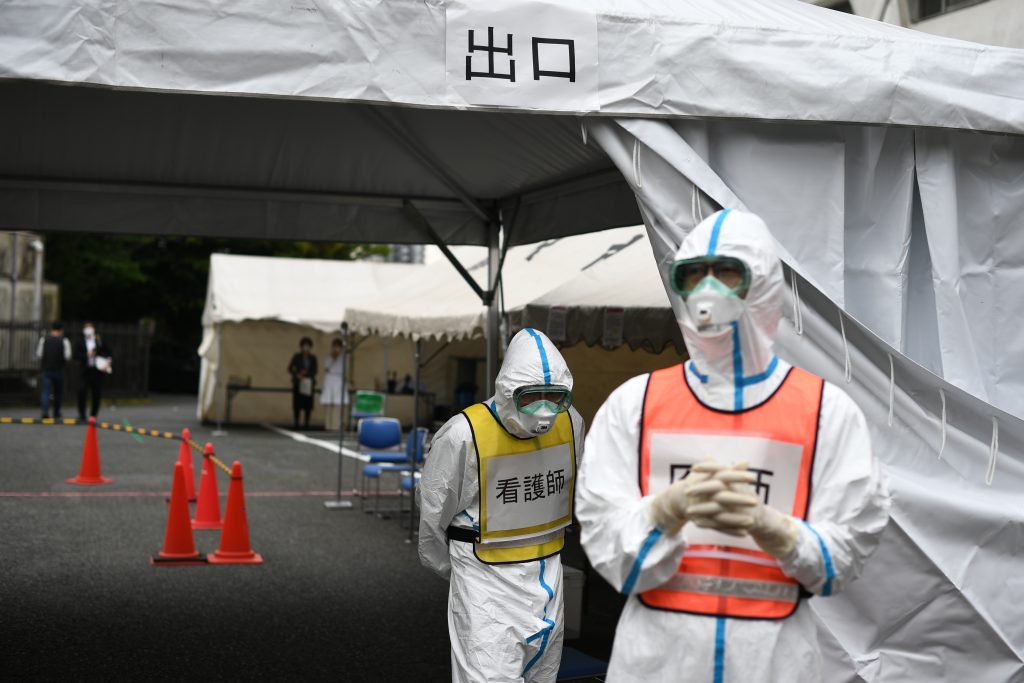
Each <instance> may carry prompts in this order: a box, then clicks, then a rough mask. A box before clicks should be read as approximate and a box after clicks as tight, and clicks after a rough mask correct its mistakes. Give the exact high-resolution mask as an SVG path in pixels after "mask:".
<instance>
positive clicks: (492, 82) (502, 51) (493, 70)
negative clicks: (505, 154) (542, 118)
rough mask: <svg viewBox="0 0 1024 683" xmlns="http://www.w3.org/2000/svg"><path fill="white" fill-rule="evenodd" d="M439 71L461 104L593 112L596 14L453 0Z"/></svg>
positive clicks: (509, 0)
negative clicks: (463, 101) (461, 101)
mask: <svg viewBox="0 0 1024 683" xmlns="http://www.w3.org/2000/svg"><path fill="white" fill-rule="evenodd" d="M445 71H446V79H447V82H448V85H449V86H450V87H451V88H452V89H453V90H454V91H455V92H456V93H457V94H458V95H459V96H460V97H461V98H462V99H463V100H465V101H466V103H468V104H479V105H509V106H525V107H534V108H538V109H548V110H556V111H594V110H596V109H598V96H597V16H596V14H595V13H594V12H593V10H589V9H586V8H585V5H581V6H580V7H579V8H571V7H566V6H564V4H563V5H553V4H549V3H546V2H521V1H513V0H487V1H486V2H465V1H460V0H455V1H454V2H451V3H450V4H449V5H448V6H447V7H446V8H445ZM499 161H500V160H499Z"/></svg>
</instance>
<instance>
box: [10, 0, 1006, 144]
mask: <svg viewBox="0 0 1024 683" xmlns="http://www.w3.org/2000/svg"><path fill="white" fill-rule="evenodd" d="M487 5H488V3H477V4H475V6H474V3H472V2H461V1H459V0H449V1H447V2H446V1H444V0H431V1H429V2H413V1H411V0H407V1H402V2H387V3H379V2H370V1H368V0H349V1H347V2H321V1H319V0H308V1H306V2H298V3H296V2H292V3H280V2H276V1H275V0H251V1H250V2H247V3H245V4H244V5H239V4H237V3H229V2H225V1H222V2H209V1H207V0H177V1H176V2H174V3H167V2H161V1H159V0H141V1H139V2H133V3H132V4H131V5H128V6H120V5H114V6H111V5H109V4H108V3H101V2H86V3H82V2H80V1H79V0H16V1H15V2H8V3H5V5H4V8H3V15H2V16H3V19H4V21H2V22H0V27H2V28H0V75H3V76H4V77H8V78H29V79H37V80H53V81H64V82H72V83H90V84H95V85H104V86H114V87H121V88H146V89H154V90H166V91H177V92H182V91H189V92H211V93H233V94H248V95H267V96H274V97H300V98H327V99H335V100H347V101H359V102H379V103H396V104H405V105H414V106H420V107H441V108H450V107H466V108H468V107H472V106H473V104H472V102H470V101H467V100H466V99H465V98H464V97H463V96H462V95H461V94H460V93H461V92H462V90H461V89H460V86H463V85H464V84H465V79H454V80H453V79H452V78H449V77H447V71H446V68H445V49H444V48H445V46H446V45H447V43H446V40H448V41H451V42H452V43H453V44H454V45H457V46H460V47H461V46H464V45H465V44H466V38H467V36H466V35H464V34H463V33H458V34H457V35H450V36H446V27H447V26H446V24H447V22H446V13H447V12H451V11H459V12H461V13H462V14H468V15H469V18H470V19H471V18H472V17H473V16H474V12H475V13H476V15H478V16H479V17H480V18H481V20H484V21H485V20H486V19H488V18H489V14H488V10H489V8H488V7H487ZM548 6H554V7H559V6H560V7H563V8H566V9H567V10H569V9H575V10H577V11H579V12H583V13H588V14H591V15H592V17H593V19H592V21H593V22H595V23H596V26H597V40H598V56H597V66H596V68H597V70H598V73H597V78H596V81H597V82H598V83H599V86H598V87H599V91H598V93H597V98H596V102H597V106H596V108H593V109H581V110H578V113H591V112H593V111H599V112H601V113H603V114H614V115H635V116H651V115H656V116H665V115H681V116H704V117H724V118H753V119H767V120H797V121H805V120H811V121H850V122H862V123H881V124H900V125H912V126H913V125H925V126H937V127H943V128H966V129H980V130H993V131H1005V132H1021V131H1022V130H1024V111H1021V110H1020V109H1019V108H1016V106H1017V105H1018V103H1019V100H1020V99H1021V98H1022V97H1024V83H1021V82H1020V81H1019V80H1016V81H1015V80H1014V79H1013V78H1012V77H1011V74H1012V73H1015V72H1016V73H1019V70H1020V69H1021V66H1022V58H1021V56H1020V54H1019V53H1018V52H1017V51H1014V50H1012V49H1008V48H998V47H991V46H983V45H978V44H974V43H967V42H963V41H957V40H952V39H948V38H942V37H938V36H932V35H927V34H923V33H919V32H914V31H911V30H909V29H904V28H900V27H896V26H892V25H889V24H882V23H878V22H874V21H870V20H868V19H864V18H861V17H855V16H850V15H843V14H841V13H837V12H829V11H827V10H824V9H821V8H818V7H814V6H811V5H808V4H806V3H803V2H800V1H799V0H769V1H767V2H758V3H748V2H735V1H733V2H721V1H720V0H646V1H645V2H643V3H640V2H636V1H635V0H634V1H629V0H600V1H597V2H594V1H593V0H543V1H542V0H534V1H533V2H529V1H524V2H522V3H520V8H519V13H520V14H522V15H527V16H528V15H530V13H531V12H538V11H542V10H543V9H544V8H545V7H548ZM481 28H486V25H485V26H483V27H481ZM560 28H563V29H564V28H565V27H558V26H549V25H544V24H543V23H542V22H541V21H540V20H538V24H537V26H536V27H535V30H536V32H537V33H538V34H540V35H545V36H548V35H549V34H550V36H549V37H558V36H557V34H558V32H559V29H560ZM495 29H496V33H497V34H498V36H501V29H502V27H501V26H497V27H495ZM477 42H479V41H477ZM495 42H496V43H498V41H497V40H496V41H495ZM499 44H500V43H499ZM587 47H588V48H589V49H592V46H587ZM581 49H582V47H581ZM461 52H462V54H463V55H465V56H469V53H468V51H466V50H462V51H461ZM514 56H515V55H514ZM499 57H500V55H499ZM518 57H519V58H520V59H521V60H525V58H526V55H520V56H518ZM579 66H580V68H581V69H582V68H584V65H583V64H580V65H579ZM526 75H527V76H528V74H526ZM520 80H523V79H522V78H521V79H520ZM526 80H529V78H526ZM529 97H530V95H524V97H523V98H522V100H520V101H518V102H516V103H515V104H512V105H509V106H511V107H512V108H514V109H521V110H527V109H529V110H538V111H561V110H563V107H562V106H561V104H560V102H559V100H558V99H557V98H556V99H552V100H544V99H540V100H537V99H535V100H533V101H530V100H529V99H528V98H529Z"/></svg>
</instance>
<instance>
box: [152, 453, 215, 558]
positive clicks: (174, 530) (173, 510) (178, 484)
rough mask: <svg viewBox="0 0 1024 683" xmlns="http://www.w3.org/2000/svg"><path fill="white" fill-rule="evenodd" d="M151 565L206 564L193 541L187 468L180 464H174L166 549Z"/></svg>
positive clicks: (165, 535)
mask: <svg viewBox="0 0 1024 683" xmlns="http://www.w3.org/2000/svg"><path fill="white" fill-rule="evenodd" d="M149 563H150V564H153V565H157V566H163V565H178V564H205V560H204V559H203V556H202V555H200V554H199V553H198V552H197V551H196V544H195V541H194V540H193V539H192V526H191V525H190V524H189V521H188V501H187V500H186V499H185V466H184V465H182V464H181V463H180V462H176V463H174V484H173V485H172V486H171V507H170V510H169V512H168V514H167V532H166V533H165V534H164V549H163V550H161V551H160V554H159V555H155V556H153V557H150V558H149Z"/></svg>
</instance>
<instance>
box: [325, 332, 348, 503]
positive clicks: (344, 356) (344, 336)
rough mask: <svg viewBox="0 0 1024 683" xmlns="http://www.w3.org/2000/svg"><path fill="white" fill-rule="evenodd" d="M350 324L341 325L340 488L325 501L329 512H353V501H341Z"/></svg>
mask: <svg viewBox="0 0 1024 683" xmlns="http://www.w3.org/2000/svg"><path fill="white" fill-rule="evenodd" d="M347 370H348V323H342V324H341V405H340V406H338V411H339V412H340V413H341V418H340V420H339V422H338V425H339V426H338V487H337V489H336V490H335V492H334V500H325V501H324V507H325V508H327V509H328V510H351V509H352V501H351V500H342V499H341V487H342V480H341V473H342V471H343V463H344V462H345V454H344V453H343V450H344V447H345V399H346V398H347V397H348V392H347V391H346V389H345V386H346V385H345V382H346V380H347V379H348V377H347V376H346V375H347V374H348V373H347V372H346V371H347Z"/></svg>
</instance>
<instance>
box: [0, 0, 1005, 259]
mask: <svg viewBox="0 0 1024 683" xmlns="http://www.w3.org/2000/svg"><path fill="white" fill-rule="evenodd" d="M524 17H525V19H524ZM2 19H3V20H2V21H0V101H2V102H3V103H4V106H3V108H2V111H3V114H2V116H3V121H4V124H5V125H3V126H0V149H3V150H4V154H3V155H0V228H17V229H43V230H85V231H104V232H135V233H160V234H196V235H218V236H225V237H243V236H244V237H270V238H291V239H322V240H345V241H365V242H394V243H403V242H425V241H431V240H432V239H433V236H431V235H430V234H428V232H427V231H425V230H424V227H423V225H422V224H421V223H420V221H419V220H418V219H417V218H415V217H411V215H410V210H409V209H408V207H407V206H406V205H405V204H404V202H405V201H407V200H412V201H414V202H415V206H416V210H417V211H418V212H419V213H420V214H421V215H422V216H425V217H426V218H427V219H428V220H429V222H430V224H431V225H432V226H433V228H434V230H435V231H436V233H437V237H439V238H440V239H441V240H443V241H446V242H448V243H450V244H477V245H485V244H487V243H488V241H489V240H490V239H491V238H492V236H493V234H494V233H495V232H496V226H497V225H498V223H499V221H501V222H504V224H505V227H506V228H508V231H507V236H508V239H509V240H510V242H511V243H512V244H526V243H530V242H534V241H538V240H540V239H547V238H551V237H558V236H562V235H568V234H574V233H580V232H590V231H593V230H599V229H603V228H607V227H616V226H623V225H634V224H637V223H639V222H640V221H639V215H638V213H637V210H636V205H635V202H634V201H633V198H632V195H631V193H630V191H629V187H628V186H627V184H626V183H625V182H623V180H622V177H621V176H620V175H619V174H618V173H617V172H615V170H614V167H613V166H612V165H611V164H610V162H609V161H608V159H607V157H606V156H605V155H604V154H603V153H602V152H601V151H600V150H599V149H597V148H596V146H594V145H589V146H587V145H584V144H583V142H584V140H583V137H584V135H585V133H583V132H582V131H581V126H580V122H579V120H578V119H577V118H576V117H575V116H566V115H565V114H577V115H587V116H591V115H600V116H616V117H624V116H646V117H650V116H656V117H662V116H673V117H677V116H680V117H716V118H719V117H720V118H728V119H747V120H752V119H753V120H771V121H815V122H825V121H831V122H853V123H859V124H868V125H874V124H883V125H900V126H928V127H940V128H955V129H968V130H987V131H1000V132H1007V133H1014V134H1021V133H1024V111H1021V107H1020V106H1019V103H1020V101H1021V100H1022V99H1024V77H1021V74H1022V71H1024V58H1022V56H1021V55H1020V53H1019V52H1018V51H1014V50H1010V49H1006V48H995V47H985V46H980V45H974V44H970V43H964V42H960V41H955V40H950V39H945V38H939V37H935V36H928V35H924V34H921V33H916V32H913V31H910V30H907V29H902V28H898V27H893V26H889V25H886V24H880V23H877V22H872V21H869V20H866V19H862V18H859V17H854V16H849V15H843V14H840V13H837V12H831V11H829V10H825V9H822V8H818V7H814V6H810V5H807V4H805V3H802V2H798V1H797V0H774V1H772V2H763V3H721V2H718V1H717V0H689V1H680V0H671V1H670V0H659V1H656V2H646V3H643V4H642V5H640V4H637V3H631V2H620V1H617V0H602V1H600V2H584V1H583V0H556V1H551V2H510V1H508V0H503V1H502V2H493V3H475V4H473V5H472V6H471V5H469V4H466V3H461V2H413V1H412V0H405V1H402V2H388V3H370V4H368V3H364V2H358V1H356V0H351V1H349V2H332V3H329V4H327V3H299V4H296V3H285V4H282V3H278V2H275V1H274V0H254V1H253V2H250V3H246V4H245V6H244V7H240V6H236V5H231V7H230V8H228V7H227V3H221V2H206V1H205V0H178V1H177V2H174V3H165V2H157V1H156V0H141V1H140V2H135V3H132V4H131V5H130V6H111V5H109V4H108V3H100V2H86V3H82V2H79V1H78V0H34V1H33V2H16V3H6V4H5V5H4V8H3V10H2ZM524 22H525V23H524ZM487 26H494V27H497V28H496V30H497V32H498V37H496V38H495V41H494V43H493V44H494V45H497V44H498V41H499V39H500V36H501V35H502V30H503V29H502V27H503V26H505V27H507V28H506V29H504V30H505V32H506V33H505V35H509V36H511V35H513V34H514V35H515V36H516V38H515V40H516V41H517V42H516V43H515V49H516V53H515V54H516V59H518V60H519V69H520V72H519V73H520V78H519V79H518V81H516V82H515V83H514V84H513V83H512V82H510V81H506V80H502V79H499V78H480V77H476V78H475V79H473V78H469V80H467V78H468V75H467V73H466V71H467V68H466V67H465V65H464V61H463V60H464V59H465V58H466V57H471V58H476V60H477V61H475V62H472V64H473V66H472V69H470V71H471V72H472V71H473V70H474V69H476V70H478V69H481V68H483V67H482V66H480V65H481V64H486V61H487V59H486V57H487V53H485V52H483V51H480V50H476V51H474V52H472V53H470V52H469V51H468V50H469V48H468V46H467V42H468V41H467V38H468V31H469V30H470V29H472V28H473V27H477V31H478V33H477V37H475V38H473V39H472V42H473V43H474V44H476V45H480V44H481V43H482V42H483V38H482V32H483V30H484V27H487ZM555 27H558V28H557V30H556V29H555ZM538 34H540V36H541V37H542V38H548V37H554V38H556V39H572V40H573V41H574V43H573V46H574V49H575V53H574V54H575V57H576V59H575V75H576V78H575V79H574V80H573V81H571V82H570V81H568V79H567V78H565V77H562V76H558V75H556V76H545V77H544V78H543V79H540V78H539V77H538V78H534V79H531V78H530V77H529V76H530V67H531V63H530V59H529V57H530V53H529V49H530V39H531V38H536V37H538ZM555 34H557V35H555ZM446 41H447V42H446ZM520 41H525V42H520ZM268 46H273V47H272V48H268ZM490 54H493V53H490ZM555 56H556V57H559V55H558V54H556V55H555ZM559 58H560V57H559ZM538 59H539V58H538ZM481 60H482V61H481ZM498 62H499V64H501V63H503V62H501V61H500V55H499V59H498ZM533 66H534V68H539V65H538V64H534V65H533ZM500 68H501V67H500V66H499V67H496V68H495V72H497V71H498V70H500ZM555 72H556V73H557V72H558V69H555ZM92 86H96V87H92ZM209 95H217V96H216V97H210V96H209ZM373 105H398V106H387V107H382V106H373ZM498 112H500V113H498ZM560 114H561V115H560ZM499 210H500V215H499Z"/></svg>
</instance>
